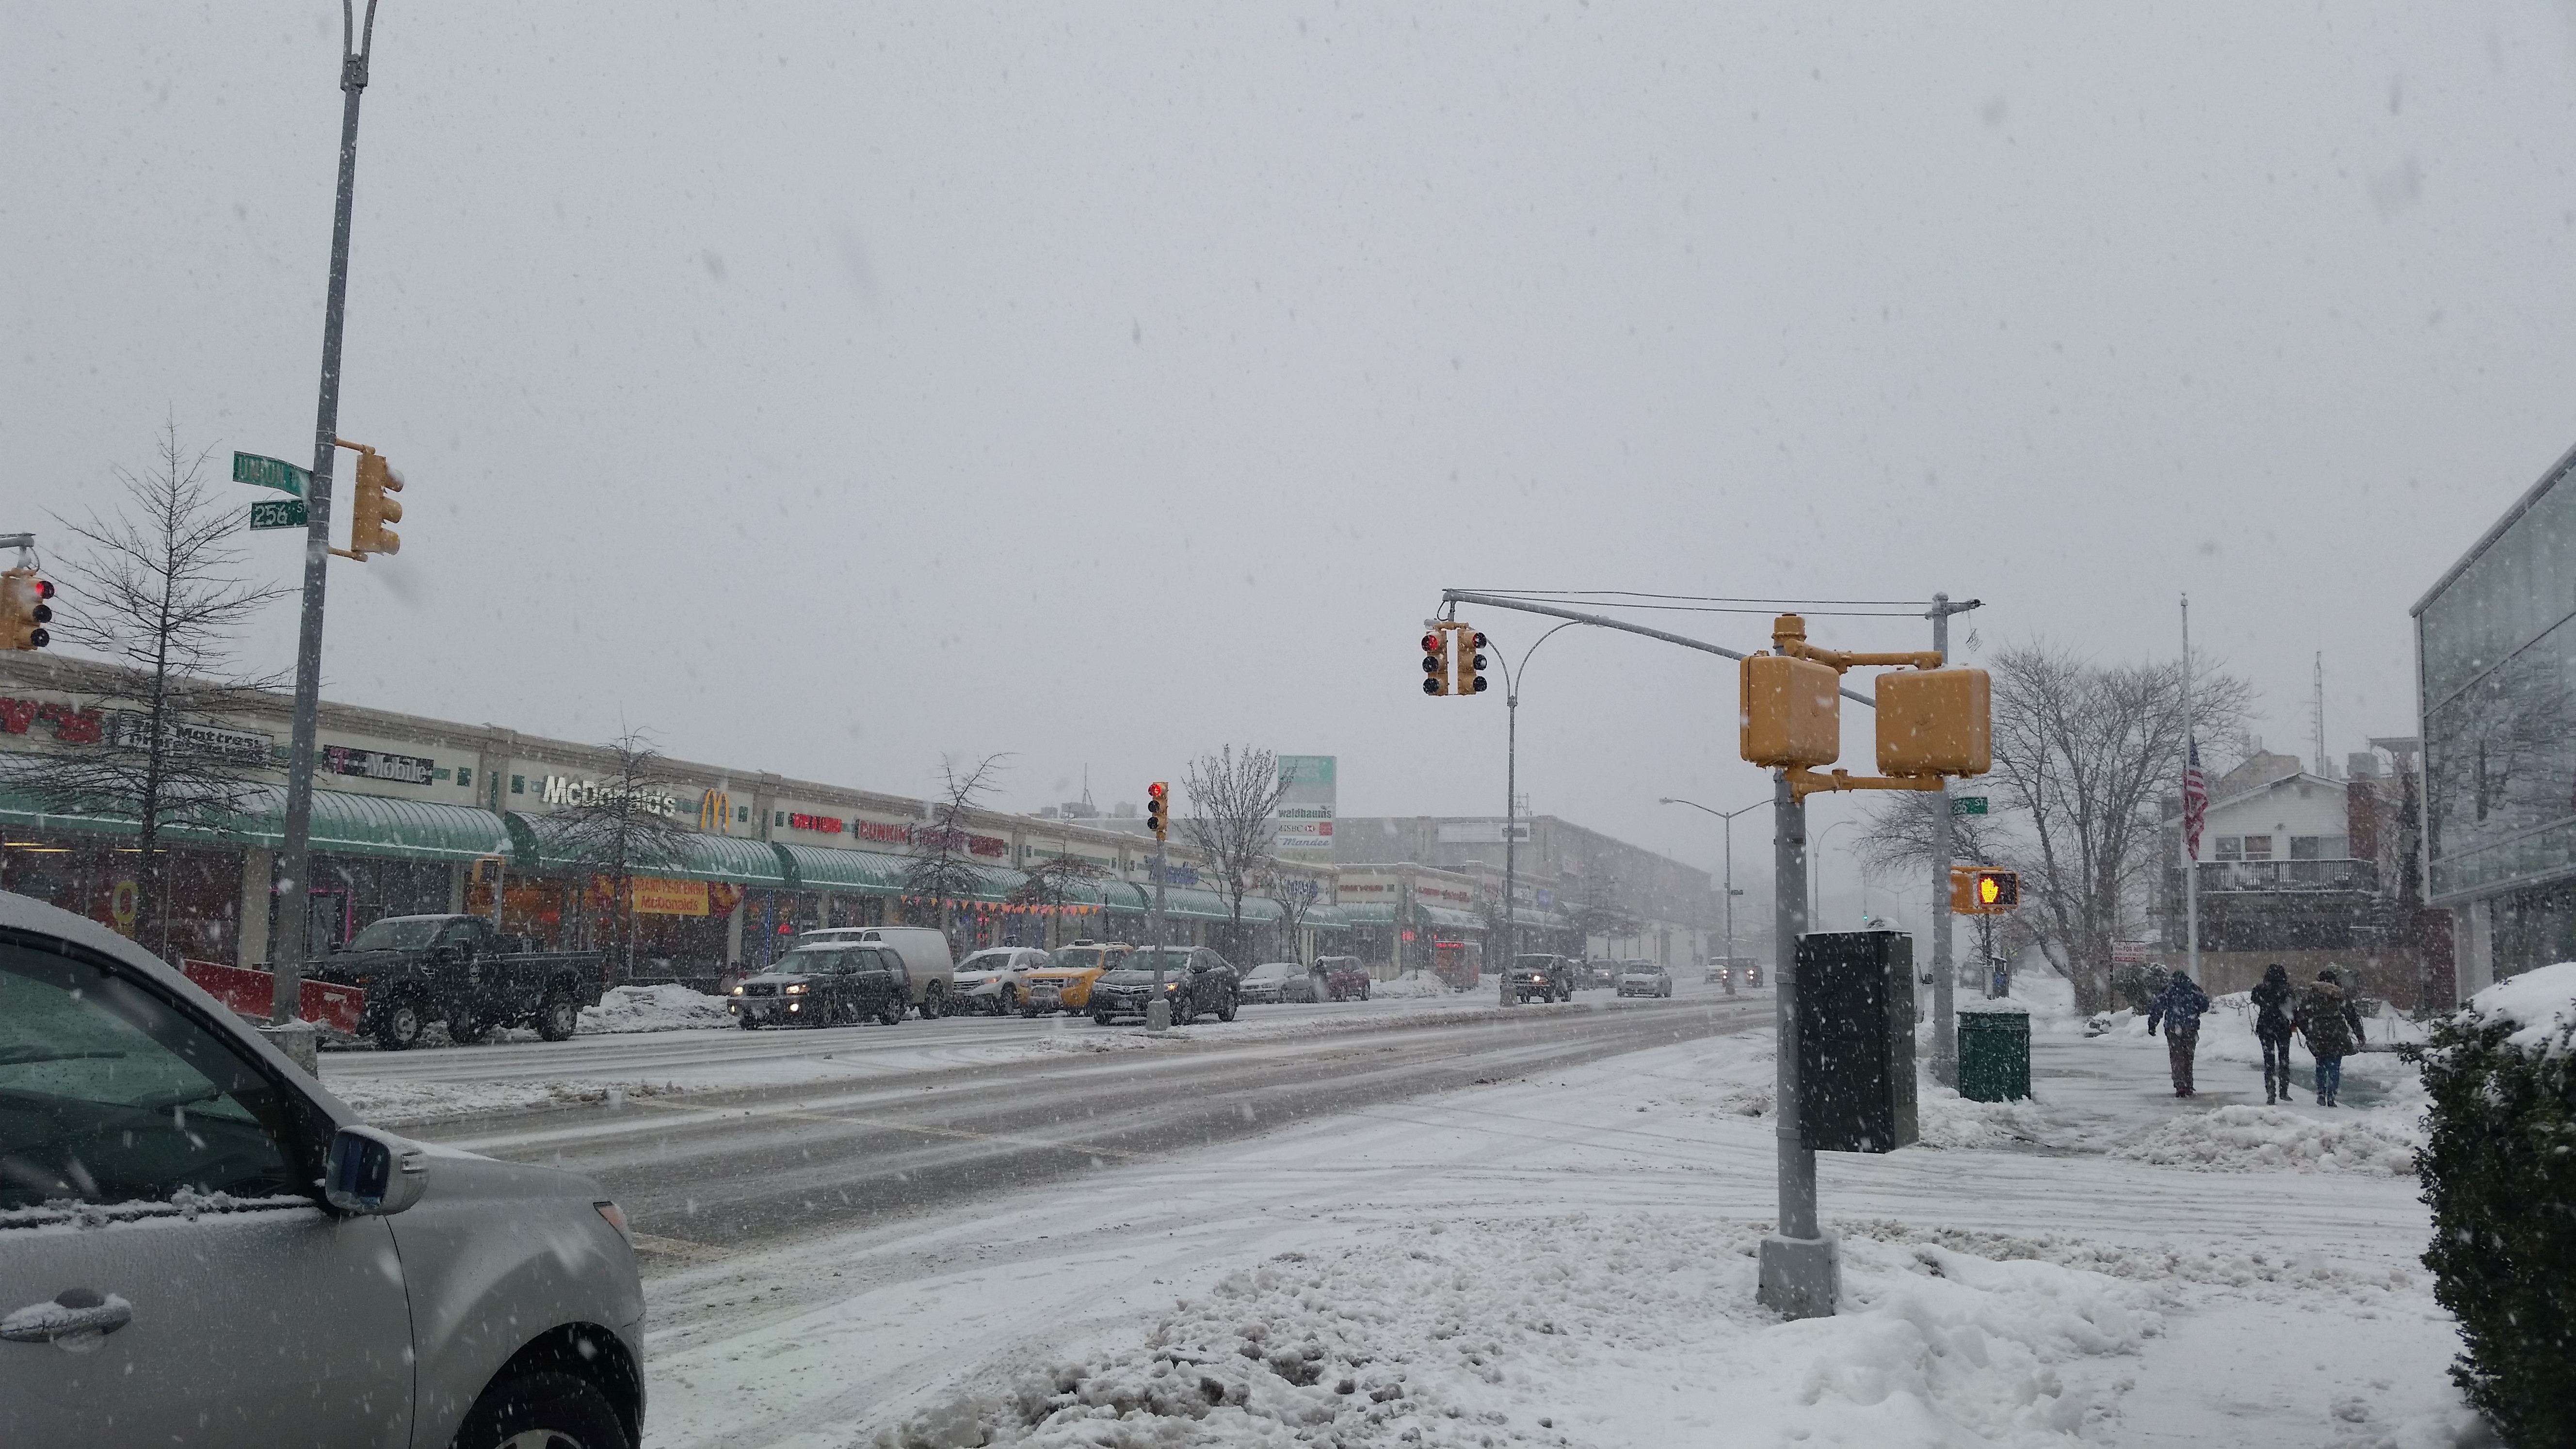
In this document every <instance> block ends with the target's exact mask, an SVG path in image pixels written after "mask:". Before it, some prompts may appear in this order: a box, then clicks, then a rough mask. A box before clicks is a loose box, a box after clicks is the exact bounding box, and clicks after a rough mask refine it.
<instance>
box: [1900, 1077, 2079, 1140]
mask: <svg viewBox="0 0 2576 1449" xmlns="http://www.w3.org/2000/svg"><path fill="white" fill-rule="evenodd" d="M1914 1113H1915V1124H1916V1130H1917V1131H1918V1133H1919V1134H1920V1136H1919V1137H1918V1138H1917V1142H1918V1143H1919V1145H1921V1146H1924V1147H1946V1148H1963V1147H2036V1146H2040V1145H2043V1144H2046V1143H2047V1142H2048V1141H2049V1122H2048V1118H2047V1116H2046V1114H2044V1113H2043V1112H2041V1111H2040V1107H2039V1104H2038V1103H2037V1102H2034V1101H2031V1100H2030V1099H2028V1098H2023V1099H2021V1100H2019V1101H2014V1102H1971V1101H1969V1100H1968V1099H1967V1098H1965V1097H1962V1096H1960V1095H1959V1094H1958V1093H1957V1092H1955V1091H1952V1090H1951V1089H1950V1088H1948V1087H1944V1086H1942V1085H1940V1084H1939V1083H1937V1082H1934V1081H1933V1080H1932V1079H1931V1078H1930V1077H1929V1076H1923V1077H1920V1078H1918V1079H1917V1081H1916V1083H1915V1092H1914Z"/></svg>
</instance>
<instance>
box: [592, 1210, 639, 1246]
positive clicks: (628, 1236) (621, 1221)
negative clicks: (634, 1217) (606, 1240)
mask: <svg viewBox="0 0 2576 1449" xmlns="http://www.w3.org/2000/svg"><path fill="white" fill-rule="evenodd" d="M591 1206H592V1207H595V1208H597V1209H599V1215H600V1216H601V1217H604V1218H606V1219H608V1225H609V1226H610V1227H612V1228H615V1229H617V1236H619V1237H621V1238H624V1239H625V1240H626V1246H628V1247H630V1248H631V1247H634V1246H635V1235H634V1234H633V1233H631V1232H629V1231H627V1228H626V1210H625V1209H624V1208H621V1207H619V1206H618V1205H617V1204H615V1203H613V1202H609V1201H607V1200H605V1199H602V1200H601V1201H598V1202H595V1203H592V1204H591Z"/></svg>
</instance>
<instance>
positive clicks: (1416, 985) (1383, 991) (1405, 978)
mask: <svg viewBox="0 0 2576 1449" xmlns="http://www.w3.org/2000/svg"><path fill="white" fill-rule="evenodd" d="M1464 994H1466V993H1464V992H1456V991H1451V990H1450V989H1449V987H1448V985H1447V984H1446V983H1444V982H1443V981H1441V979H1440V978H1439V977H1437V976H1434V975H1432V974H1431V973H1429V972H1427V971H1407V972H1405V973H1404V974H1403V975H1401V976H1398V977H1397V978H1395V979H1394V980H1393V981H1372V982H1370V983H1369V995H1370V997H1372V998H1375V997H1380V996H1383V997H1387V998H1389V999H1391V1000H1395V1001H1410V1000H1414V999H1417V998H1422V997H1433V996H1460V995H1464Z"/></svg>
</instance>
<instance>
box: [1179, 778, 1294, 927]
mask: <svg viewBox="0 0 2576 1449" xmlns="http://www.w3.org/2000/svg"><path fill="white" fill-rule="evenodd" d="M1181 788H1182V789H1184V790H1187V791H1188V792H1189V796H1190V813H1189V814H1187V815H1185V816H1182V817H1181V839H1183V840H1185V841H1188V842H1189V844H1190V848H1191V849H1193V850H1196V851H1197V852H1198V853H1199V855H1200V857H1201V858H1202V859H1204V860H1205V861H1206V862H1207V865H1208V869H1210V870H1211V871H1214V872H1215V873H1216V878H1217V885H1218V888H1219V890H1220V892H1221V893H1222V894H1223V895H1224V896H1225V899H1226V908H1227V911H1228V913H1229V915H1230V916H1231V917H1232V922H1231V927H1230V929H1231V936H1230V939H1229V940H1228V942H1227V949H1228V950H1229V951H1232V952H1234V953H1235V954H1236V955H1237V956H1240V955H1241V954H1242V949H1243V945H1244V941H1245V937H1244V933H1243V898H1244V897H1245V896H1246V895H1248V894H1250V893H1251V891H1252V887H1253V883H1254V882H1255V881H1258V880H1261V879H1263V878H1265V877H1267V876H1268V875H1269V874H1270V872H1271V868H1272V865H1273V852H1274V850H1275V849H1276V847H1277V845H1278V838H1279V822H1278V819H1277V816H1278V814H1279V802H1280V800H1282V799H1283V798H1285V797H1286V795H1287V793H1288V782H1287V781H1286V780H1283V779H1281V778H1280V776H1279V757H1278V756H1277V755H1275V754H1273V753H1271V752H1270V751H1268V750H1260V749H1254V748H1253V747H1252V746H1250V745H1246V746H1244V747H1243V752H1242V753H1241V754H1237V753H1235V749H1234V746H1232V745H1228V746H1226V747H1225V748H1224V749H1223V750H1222V751H1220V752H1218V753H1216V754H1213V755H1201V756H1199V757H1198V758H1197V759H1196V760H1193V761H1191V762H1190V766H1189V768H1188V770H1186V771H1185V772H1183V774H1182V776H1181Z"/></svg>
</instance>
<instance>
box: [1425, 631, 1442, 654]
mask: <svg viewBox="0 0 2576 1449" xmlns="http://www.w3.org/2000/svg"><path fill="white" fill-rule="evenodd" d="M1439 649H1440V636H1439V635H1437V634H1425V635H1423V636H1422V652H1423V653H1425V654H1435V653H1438V652H1439Z"/></svg>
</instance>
